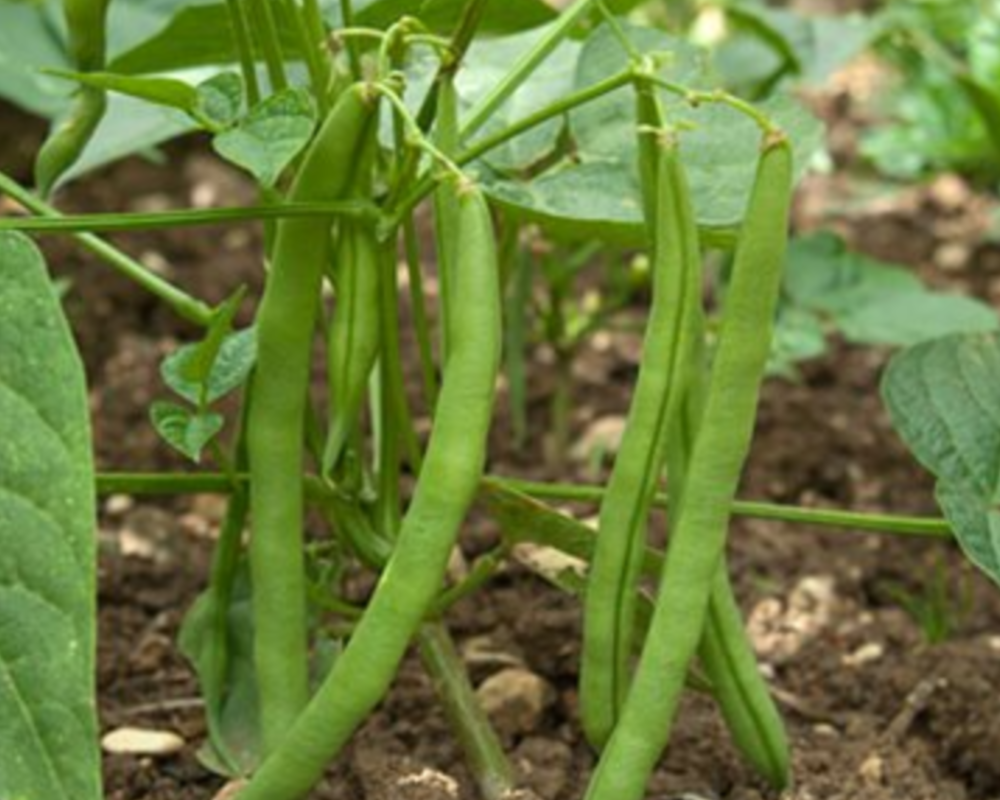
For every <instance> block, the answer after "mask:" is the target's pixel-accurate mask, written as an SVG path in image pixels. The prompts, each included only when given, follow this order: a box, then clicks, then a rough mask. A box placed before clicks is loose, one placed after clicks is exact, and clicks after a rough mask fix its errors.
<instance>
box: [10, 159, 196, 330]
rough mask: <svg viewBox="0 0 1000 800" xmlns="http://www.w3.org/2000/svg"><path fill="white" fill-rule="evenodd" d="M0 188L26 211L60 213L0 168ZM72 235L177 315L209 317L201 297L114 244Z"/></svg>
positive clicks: (192, 319)
mask: <svg viewBox="0 0 1000 800" xmlns="http://www.w3.org/2000/svg"><path fill="white" fill-rule="evenodd" d="M0 192H3V193H4V194H6V195H8V196H10V197H12V198H14V199H15V200H16V201H17V202H18V203H20V204H21V205H22V206H24V207H25V208H27V209H28V210H29V211H31V212H33V213H35V214H39V215H40V216H43V217H48V218H52V219H56V218H58V217H60V216H62V215H61V214H60V213H59V211H57V210H56V209H55V208H54V207H53V206H50V205H49V204H48V203H46V202H45V201H44V200H41V199H39V198H38V197H36V196H35V195H34V194H32V193H31V192H29V191H28V190H27V189H25V188H24V187H23V186H21V185H20V184H19V183H17V181H15V180H13V179H12V178H10V177H9V176H7V175H5V174H4V173H2V172H0ZM74 238H75V239H76V240H77V241H78V242H79V243H80V244H81V245H82V246H83V247H84V248H85V249H86V250H89V251H90V252H91V253H93V254H94V255H96V256H97V257H98V258H100V259H101V260H102V261H104V262H105V263H107V264H108V265H109V266H111V267H113V268H114V269H116V270H117V271H118V272H120V273H121V274H122V275H124V276H125V277H126V278H128V279H129V280H131V281H134V282H135V283H137V284H139V285H140V286H141V287H142V288H144V289H145V290H146V291H148V292H150V293H151V294H153V295H155V296H156V297H159V298H160V299H161V300H162V301H163V302H165V303H166V304H167V305H168V306H170V308H172V309H173V310H174V311H175V312H176V313H177V314H178V315H179V316H181V317H183V318H184V319H186V320H188V322H193V323H194V324H195V325H200V326H207V325H208V324H209V323H210V322H211V321H212V309H211V307H210V306H209V305H208V304H207V303H203V302H202V301H201V300H198V299H196V298H194V297H192V296H191V295H189V294H187V293H186V292H184V291H183V290H181V289H179V288H178V287H176V286H174V285H173V284H171V283H168V282H167V281H165V280H164V279H163V278H161V277H160V276H159V275H157V274H156V273H154V272H153V271H152V270H150V269H148V268H147V267H145V266H143V265H142V264H140V263H139V262H138V261H136V260H135V259H134V258H132V257H131V256H128V255H126V254H125V253H123V252H122V251H121V250H119V249H118V248H117V247H114V246H113V245H110V244H108V243H107V242H105V241H104V240H103V239H99V238H98V237H96V236H94V235H92V234H89V233H76V234H74Z"/></svg>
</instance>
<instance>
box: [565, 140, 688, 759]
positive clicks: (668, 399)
mask: <svg viewBox="0 0 1000 800" xmlns="http://www.w3.org/2000/svg"><path fill="white" fill-rule="evenodd" d="M646 135H650V134H648V133H647V134H646ZM657 161H658V167H657V170H658V181H657V194H656V197H655V200H654V201H653V205H654V207H655V214H656V223H657V224H656V225H655V228H654V231H655V232H654V237H655V238H654V252H653V302H652V307H651V309H650V312H649V321H648V323H647V326H646V335H645V342H644V344H643V354H642V363H641V366H640V369H639V378H638V381H637V383H636V389H635V397H634V399H633V401H632V404H631V407H630V408H629V414H628V422H627V424H626V427H625V434H624V436H623V438H622V443H621V447H620V448H619V451H618V455H617V456H616V458H615V464H614V469H613V470H612V472H611V477H610V479H609V482H608V488H607V494H606V496H605V499H604V501H603V502H602V503H601V510H600V521H599V525H598V531H599V533H598V537H597V545H596V548H595V550H594V559H593V562H592V564H591V568H590V574H589V577H588V582H587V593H586V598H585V600H586V604H585V615H584V636H583V657H582V663H581V670H580V712H581V717H582V722H583V728H584V732H585V733H586V735H587V738H588V739H589V741H590V742H591V744H593V745H594V746H596V747H601V746H602V745H603V744H604V742H605V741H606V740H607V738H608V737H609V736H610V735H611V730H612V728H613V727H614V725H615V722H616V720H617V718H618V714H619V712H620V709H621V706H622V704H623V703H624V701H625V697H626V695H627V693H628V687H629V683H630V679H631V675H630V670H629V661H630V659H631V655H632V645H633V639H634V629H635V612H636V603H637V595H636V591H637V588H638V582H639V575H640V572H641V570H642V558H643V553H644V544H645V532H646V524H647V519H648V517H649V509H650V507H651V505H652V501H653V493H654V491H655V489H656V484H657V479H658V477H659V475H660V473H661V472H662V470H663V464H664V460H665V457H666V444H667V434H668V431H669V430H670V428H671V426H672V421H673V420H674V419H675V418H676V417H677V416H678V415H679V414H680V413H681V408H682V402H683V398H684V395H685V389H686V386H685V376H686V375H687V373H688V372H689V370H688V367H687V365H688V364H689V363H690V361H691V357H692V355H693V352H694V348H695V346H696V343H695V341H694V338H693V336H692V325H691V320H692V315H693V314H695V313H696V309H698V308H700V291H701V285H700V276H701V251H700V249H699V246H698V229H697V226H696V224H695V219H694V210H693V209H692V207H691V200H690V192H689V190H688V187H687V181H686V178H685V176H684V170H683V167H682V165H681V161H680V156H679V153H678V147H677V141H676V137H675V136H674V135H673V134H665V135H664V136H663V143H662V145H661V148H660V150H659V153H658V157H657Z"/></svg>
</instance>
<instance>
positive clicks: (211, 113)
mask: <svg viewBox="0 0 1000 800" xmlns="http://www.w3.org/2000/svg"><path fill="white" fill-rule="evenodd" d="M197 91H198V108H199V110H200V112H201V114H202V115H203V116H204V117H205V118H207V119H210V120H212V121H213V122H215V123H216V125H218V127H220V128H228V127H229V126H230V125H232V124H233V123H235V122H236V120H237V119H238V118H239V115H240V110H241V109H242V108H243V79H242V78H241V77H240V76H239V75H238V74H237V73H235V72H220V73H219V74H218V75H213V76H212V77H211V78H209V79H208V80H206V81H202V82H201V83H199V84H198V88H197Z"/></svg>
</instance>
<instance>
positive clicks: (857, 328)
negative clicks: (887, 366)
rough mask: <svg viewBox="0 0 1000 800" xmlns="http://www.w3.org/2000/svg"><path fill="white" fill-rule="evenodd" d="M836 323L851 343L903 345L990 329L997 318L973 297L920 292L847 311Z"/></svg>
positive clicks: (994, 327) (989, 309)
mask: <svg viewBox="0 0 1000 800" xmlns="http://www.w3.org/2000/svg"><path fill="white" fill-rule="evenodd" d="M837 324H838V325H839V326H840V329H841V330H842V331H843V333H844V336H845V337H846V338H847V340H848V341H850V342H855V343H858V344H882V345H889V346H892V347H904V346H906V345H911V344H918V343H919V342H924V341H927V340H928V339H936V338H938V337H940V336H947V335H948V334H950V333H961V332H966V333H974V332H979V331H993V330H996V329H997V328H998V327H1000V318H998V317H997V314H996V312H995V311H994V310H993V309H992V308H990V307H989V306H988V305H986V304H984V303H982V302H981V301H979V300H976V299H974V298H971V297H962V296H961V295H952V294H937V293H932V292H927V291H921V292H913V293H910V294H905V295H895V296H890V297H886V298H884V299H882V300H879V301H877V302H873V303H869V304H867V305H865V306H861V307H859V308H857V309H855V310H853V311H846V312H844V313H842V314H840V315H839V316H838V317H837Z"/></svg>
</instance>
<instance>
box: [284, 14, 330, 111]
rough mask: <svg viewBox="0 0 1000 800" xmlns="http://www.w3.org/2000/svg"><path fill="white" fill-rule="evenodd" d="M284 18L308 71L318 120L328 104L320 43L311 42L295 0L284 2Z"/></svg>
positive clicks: (326, 77) (306, 25)
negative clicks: (287, 22) (289, 26)
mask: <svg viewBox="0 0 1000 800" xmlns="http://www.w3.org/2000/svg"><path fill="white" fill-rule="evenodd" d="M284 11H285V18H286V19H287V20H288V21H289V22H290V23H291V25H292V28H293V30H294V31H295V39H296V44H297V46H298V49H299V54H300V55H301V56H302V60H303V61H304V62H305V64H306V69H307V70H308V71H309V83H310V86H311V88H312V94H313V97H314V98H315V99H316V104H317V106H318V107H319V112H320V118H322V117H325V116H326V112H327V111H328V110H329V107H330V104H329V100H328V98H327V94H326V90H327V85H328V83H329V80H328V75H327V74H326V72H325V71H324V69H323V52H322V50H321V49H320V47H321V45H322V42H319V41H313V38H312V36H311V34H310V32H309V26H308V24H307V22H306V18H305V15H304V13H303V11H302V9H301V8H300V7H299V4H298V2H297V0H284Z"/></svg>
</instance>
